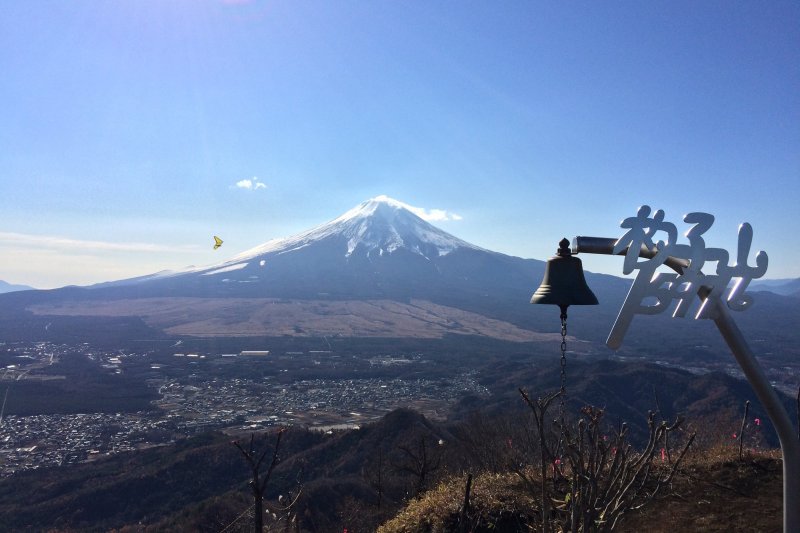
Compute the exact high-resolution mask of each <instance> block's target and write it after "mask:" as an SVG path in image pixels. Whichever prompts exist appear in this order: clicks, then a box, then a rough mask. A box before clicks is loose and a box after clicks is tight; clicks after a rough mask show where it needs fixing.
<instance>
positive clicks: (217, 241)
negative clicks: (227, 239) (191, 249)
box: [214, 235, 222, 250]
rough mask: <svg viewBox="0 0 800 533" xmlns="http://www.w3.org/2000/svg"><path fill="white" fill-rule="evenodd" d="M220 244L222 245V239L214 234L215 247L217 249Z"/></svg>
mask: <svg viewBox="0 0 800 533" xmlns="http://www.w3.org/2000/svg"><path fill="white" fill-rule="evenodd" d="M220 246H222V239H220V238H219V237H217V236H216V235H214V249H215V250H216V249H217V248H219V247H220Z"/></svg>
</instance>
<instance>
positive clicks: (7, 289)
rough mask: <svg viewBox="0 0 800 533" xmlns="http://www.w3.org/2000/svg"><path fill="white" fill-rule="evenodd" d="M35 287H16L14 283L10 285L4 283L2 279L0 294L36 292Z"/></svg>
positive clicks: (0, 281)
mask: <svg viewBox="0 0 800 533" xmlns="http://www.w3.org/2000/svg"><path fill="white" fill-rule="evenodd" d="M34 290H36V289H34V288H33V287H30V286H28V285H14V284H12V283H8V282H7V281H3V280H1V279H0V294H4V293H7V292H17V291H34Z"/></svg>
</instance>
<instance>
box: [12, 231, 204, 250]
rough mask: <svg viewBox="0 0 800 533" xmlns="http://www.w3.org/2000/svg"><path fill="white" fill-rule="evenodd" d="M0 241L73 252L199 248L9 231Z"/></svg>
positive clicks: (197, 248) (195, 247) (194, 247)
mask: <svg viewBox="0 0 800 533" xmlns="http://www.w3.org/2000/svg"><path fill="white" fill-rule="evenodd" d="M0 242H4V243H8V244H12V245H17V246H29V247H36V248H49V249H57V250H68V251H73V252H78V251H86V250H94V251H112V252H154V253H158V252H178V253H188V252H197V251H198V250H199V247H198V246H196V245H178V246H170V245H164V244H152V243H144V242H107V241H90V240H84V239H71V238H69V237H59V236H54V235H29V234H26V233H11V232H0Z"/></svg>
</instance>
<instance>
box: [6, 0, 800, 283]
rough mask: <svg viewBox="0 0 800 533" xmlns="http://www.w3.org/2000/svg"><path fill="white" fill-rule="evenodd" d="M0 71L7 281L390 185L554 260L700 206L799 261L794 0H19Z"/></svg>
mask: <svg viewBox="0 0 800 533" xmlns="http://www.w3.org/2000/svg"><path fill="white" fill-rule="evenodd" d="M0 72H1V73H2V75H0V196H1V197H2V198H3V201H2V203H0V206H1V207H0V279H3V280H6V281H9V282H12V283H26V284H30V285H33V286H35V287H39V288H50V287H56V286H61V285H65V284H88V283H93V282H100V281H107V280H111V279H120V278H124V277H130V276H135V275H142V274H147V273H152V272H156V271H159V270H163V269H173V268H180V267H183V266H186V265H190V264H195V265H202V264H212V263H215V262H219V261H221V260H224V259H226V258H228V257H230V256H233V255H235V254H236V253H239V252H241V251H244V250H246V249H248V248H250V247H253V246H255V245H257V244H260V243H262V242H264V241H266V240H269V239H271V238H275V237H280V236H286V235H290V234H293V233H295V232H298V231H300V230H304V229H308V228H309V227H311V226H313V225H316V224H320V223H323V222H326V221H328V220H330V219H333V218H335V217H336V216H338V215H340V214H341V213H343V212H344V211H346V210H347V209H349V208H351V207H353V206H354V205H356V204H358V203H360V202H362V201H364V200H366V199H368V198H371V197H374V196H378V195H381V194H386V195H389V196H391V197H394V198H397V199H399V200H402V201H404V202H406V203H408V204H411V205H414V206H418V207H422V208H425V209H441V210H445V211H447V212H448V213H454V214H457V215H459V217H460V220H448V221H441V222H437V223H436V224H437V225H439V226H440V227H442V228H443V229H445V230H447V231H450V232H451V233H453V234H455V235H456V236H458V237H460V238H463V239H465V240H467V241H470V242H473V243H475V244H477V245H480V246H483V247H486V248H490V249H493V250H497V251H500V252H504V253H509V254H513V255H517V256H522V257H534V258H539V259H546V258H547V257H549V256H550V255H552V254H553V252H554V251H555V249H556V248H557V242H558V240H559V239H560V238H561V237H563V236H567V237H572V236H574V235H598V236H608V237H617V236H620V235H621V234H622V232H623V230H622V229H620V227H619V223H620V221H621V220H622V219H623V218H625V217H629V216H633V215H635V213H636V209H637V208H638V206H639V205H641V204H648V205H651V206H652V207H653V208H654V209H655V208H662V209H664V210H665V211H666V215H667V220H670V221H673V222H675V223H676V224H677V225H678V227H679V228H680V229H681V230H683V229H686V228H685V226H683V225H682V223H681V218H682V215H683V214H684V213H687V212H690V211H705V212H710V213H712V214H714V215H716V217H717V220H716V223H715V225H714V227H713V228H712V230H711V232H710V233H709V234H708V235H707V239H706V241H707V242H708V244H709V245H712V246H721V247H724V248H728V249H729V250H731V251H732V253H735V247H736V232H737V227H738V225H739V224H740V223H741V222H743V221H747V222H750V223H751V224H752V225H753V228H754V230H755V237H754V241H753V254H754V253H755V252H756V251H758V250H762V249H763V250H765V251H766V252H767V253H768V254H769V255H770V267H769V270H768V272H767V277H769V278H785V277H798V276H800V246H798V245H796V244H793V242H794V240H795V238H796V235H797V234H798V229H800V228H798V225H800V223H798V214H800V208H798V204H799V203H800V4H797V3H796V2H788V1H787V2H781V1H776V2H769V3H756V2H703V1H701V2H697V1H691V2H679V1H671V2H633V1H631V2H549V3H545V2H514V1H509V2H488V1H487V2H468V1H464V2H450V1H442V2H422V1H417V2H388V1H374V2H366V1H363V2H355V1H341V2H303V1H299V2H272V1H256V0H254V1H246V0H238V1H232V0H229V1H227V2H225V1H212V0H184V1H181V0H174V1H170V2H157V1H153V2H142V1H130V2H128V1H117V2H99V1H98V2H91V1H77V2H38V1H27V0H26V1H25V2H6V3H4V4H3V5H2V7H0ZM245 180H250V187H249V188H247V187H243V186H237V183H240V184H242V185H244V184H245V183H243V182H244V181H245ZM213 235H220V236H221V237H222V238H223V239H224V240H225V244H224V245H223V247H222V248H220V249H219V250H217V251H213V250H212V246H211V245H212V244H213V241H212V236H213ZM584 262H585V265H586V268H587V269H589V270H594V271H601V272H608V273H613V274H617V275H621V274H622V264H621V261H620V260H618V259H616V258H601V257H587V258H584ZM751 262H752V259H751ZM536 283H538V280H534V281H532V284H533V285H535V284H536Z"/></svg>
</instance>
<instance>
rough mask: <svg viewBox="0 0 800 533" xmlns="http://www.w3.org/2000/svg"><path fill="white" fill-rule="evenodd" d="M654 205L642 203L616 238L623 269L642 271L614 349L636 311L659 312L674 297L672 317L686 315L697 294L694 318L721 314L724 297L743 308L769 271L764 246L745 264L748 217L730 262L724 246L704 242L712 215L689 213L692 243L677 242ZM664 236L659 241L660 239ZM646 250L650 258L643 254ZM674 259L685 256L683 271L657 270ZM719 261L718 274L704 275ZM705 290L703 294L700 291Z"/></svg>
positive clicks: (613, 338) (611, 339)
mask: <svg viewBox="0 0 800 533" xmlns="http://www.w3.org/2000/svg"><path fill="white" fill-rule="evenodd" d="M650 213H651V209H650V206H647V205H643V206H642V207H640V208H639V211H638V212H637V213H636V216H635V217H629V218H626V219H625V220H623V221H622V224H621V225H620V226H621V227H622V228H623V229H627V232H625V234H624V235H623V236H622V237H621V238H619V239H618V240H617V241H616V243H614V254H616V255H621V254H623V253H624V254H625V264H624V265H623V269H622V271H623V272H624V273H625V274H630V273H631V272H633V271H634V270H638V271H639V272H638V274H637V275H636V278H635V279H634V281H633V284H632V285H631V288H630V290H629V291H628V296H627V297H626V298H625V303H623V305H622V309H621V310H620V312H619V315H618V316H617V320H616V322H615V323H614V327H613V328H612V330H611V333H610V334H609V336H608V340H607V341H606V344H607V345H608V347H609V348H612V349H616V348H619V347H620V346H621V345H622V339H623V338H624V336H625V333H626V332H627V331H628V326H630V323H631V321H632V320H633V317H634V315H637V314H643V315H655V314H658V313H662V312H664V311H665V310H666V309H667V308H669V307H670V306H671V304H672V302H673V300H677V301H678V303H677V305H676V306H675V311H674V312H673V314H672V316H674V317H684V316H686V313H687V311H688V310H689V309H690V307H691V306H692V304H693V303H695V301H696V300H695V298H697V299H698V300H699V301H700V302H701V304H700V307H699V309H698V310H697V313H696V314H695V318H698V319H700V318H711V319H714V318H717V310H716V309H717V306H716V302H717V301H720V300H721V299H722V298H724V300H725V302H726V303H727V306H728V307H729V308H731V309H733V310H735V311H743V310H745V309H747V308H748V307H749V306H750V305H751V304H752V303H753V298H752V296H750V295H748V294H745V290H746V289H747V286H748V285H749V284H750V281H751V280H753V279H757V278H760V277H761V276H763V275H764V273H765V272H766V271H767V263H768V258H767V254H766V253H765V252H763V251H761V252H758V254H757V255H756V264H755V266H749V265H748V264H747V258H748V256H749V254H750V245H751V243H752V240H753V228H752V227H751V226H750V224H748V223H747V222H745V223H744V224H742V225H741V226H739V243H738V250H737V253H736V262H735V263H734V264H730V254H728V251H727V250H724V249H722V248H710V247H707V246H706V243H705V240H704V239H703V234H704V233H705V232H706V231H708V229H709V228H710V227H711V226H712V225H713V224H714V216H713V215H710V214H708V213H689V214H688V215H686V216H684V217H683V221H684V222H685V223H687V224H689V225H691V228H690V229H689V230H688V231H687V232H686V233H685V236H686V238H687V240H688V241H689V243H688V244H679V243H678V242H677V241H678V230H677V228H676V227H675V225H674V224H672V223H671V222H666V221H664V211H662V210H661V209H659V210H657V211H656V212H655V213H654V214H653V216H652V217H651V216H650ZM659 238H661V240H659ZM642 250H647V251H648V252H649V253H648V254H647V255H652V257H651V258H650V259H642V258H641V257H640V255H641V252H642ZM668 259H670V261H672V262H673V264H674V259H678V260H683V261H681V265H683V266H682V267H681V268H679V269H678V270H680V271H681V272H659V271H658V269H659V267H661V266H662V265H664V263H665V262H666V261H667V260H668ZM713 262H716V269H715V271H714V273H709V274H704V273H703V272H702V268H703V266H704V265H705V264H706V263H713ZM701 288H702V289H703V290H704V293H703V297H702V298H700V296H699V295H698V292H699V291H700V290H701Z"/></svg>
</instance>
